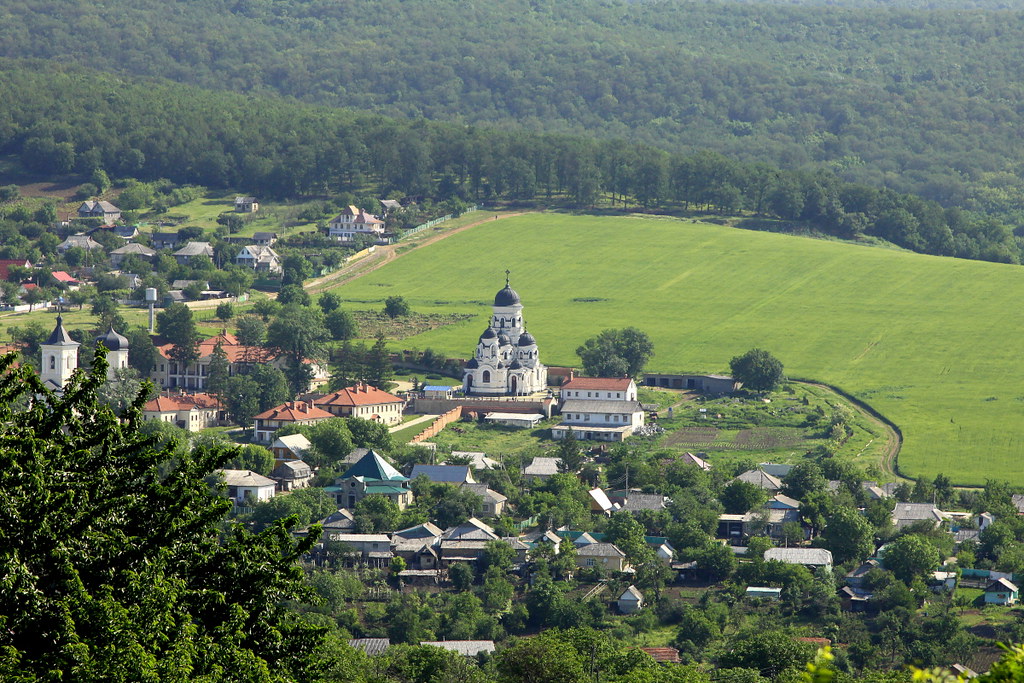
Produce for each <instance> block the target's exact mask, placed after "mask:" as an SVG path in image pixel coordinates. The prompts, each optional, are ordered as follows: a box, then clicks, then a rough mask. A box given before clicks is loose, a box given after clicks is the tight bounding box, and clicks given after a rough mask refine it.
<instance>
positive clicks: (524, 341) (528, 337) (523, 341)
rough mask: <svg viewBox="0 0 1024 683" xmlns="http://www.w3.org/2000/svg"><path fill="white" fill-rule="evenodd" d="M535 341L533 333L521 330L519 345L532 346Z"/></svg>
mask: <svg viewBox="0 0 1024 683" xmlns="http://www.w3.org/2000/svg"><path fill="white" fill-rule="evenodd" d="M536 343H537V340H536V339H534V338H533V335H532V334H530V333H529V332H523V333H522V334H521V335H519V346H533V345H535V344H536Z"/></svg>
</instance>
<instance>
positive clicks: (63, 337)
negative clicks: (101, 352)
mask: <svg viewBox="0 0 1024 683" xmlns="http://www.w3.org/2000/svg"><path fill="white" fill-rule="evenodd" d="M96 341H97V343H102V344H103V345H104V346H105V347H107V350H108V351H109V353H107V363H108V366H107V379H108V380H112V379H114V373H115V372H116V371H117V370H119V369H121V368H127V367H128V340H127V339H125V338H124V337H123V336H121V335H120V334H118V333H117V332H114V328H113V327H111V328H110V329H109V330H108V331H107V333H106V334H103V335H100V336H99V337H96ZM79 346H80V344H79V343H78V342H76V341H75V340H74V339H72V338H71V335H69V334H68V331H67V330H66V329H65V328H64V318H63V316H61V315H58V316H57V326H56V327H54V328H53V332H51V333H50V336H49V337H48V338H47V340H46V341H45V342H43V343H42V344H40V345H39V350H40V353H41V355H42V359H41V363H40V368H41V372H40V373H39V378H40V379H41V380H43V384H45V385H46V388H47V389H49V390H50V391H54V392H57V393H61V392H63V391H64V385H65V384H67V382H68V380H69V379H71V375H72V374H73V373H74V372H75V370H77V369H78V347H79Z"/></svg>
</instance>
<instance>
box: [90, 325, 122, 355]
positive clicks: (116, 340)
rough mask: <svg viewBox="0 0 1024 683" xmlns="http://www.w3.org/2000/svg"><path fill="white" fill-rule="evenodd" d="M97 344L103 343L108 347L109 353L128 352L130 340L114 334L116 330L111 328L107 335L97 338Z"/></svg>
mask: <svg viewBox="0 0 1024 683" xmlns="http://www.w3.org/2000/svg"><path fill="white" fill-rule="evenodd" d="M96 342H97V343H99V342H103V345H104V346H105V347H107V351H127V350H128V340H127V339H125V338H124V337H122V336H121V335H119V334H118V333H117V332H114V328H113V327H111V328H110V329H109V330H107V333H106V334H101V335H100V336H98V337H96Z"/></svg>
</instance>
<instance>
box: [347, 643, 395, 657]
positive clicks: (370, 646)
mask: <svg viewBox="0 0 1024 683" xmlns="http://www.w3.org/2000/svg"><path fill="white" fill-rule="evenodd" d="M348 644H349V647H354V648H356V649H357V650H362V651H363V652H365V653H366V654H368V655H370V656H371V657H372V656H374V655H379V654H382V653H383V652H384V651H385V650H387V649H388V648H389V647H391V639H390V638H353V639H352V640H350V641H348Z"/></svg>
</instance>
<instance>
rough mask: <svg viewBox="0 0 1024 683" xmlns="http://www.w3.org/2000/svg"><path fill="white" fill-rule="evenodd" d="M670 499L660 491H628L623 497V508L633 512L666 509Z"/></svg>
mask: <svg viewBox="0 0 1024 683" xmlns="http://www.w3.org/2000/svg"><path fill="white" fill-rule="evenodd" d="M667 500H668V499H667V498H665V496H663V495H661V494H660V493H630V492H627V493H626V495H625V496H623V498H622V507H621V508H620V509H621V510H625V511H626V512H633V511H635V510H664V509H665V508H666V507H667V504H666V501H667Z"/></svg>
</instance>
